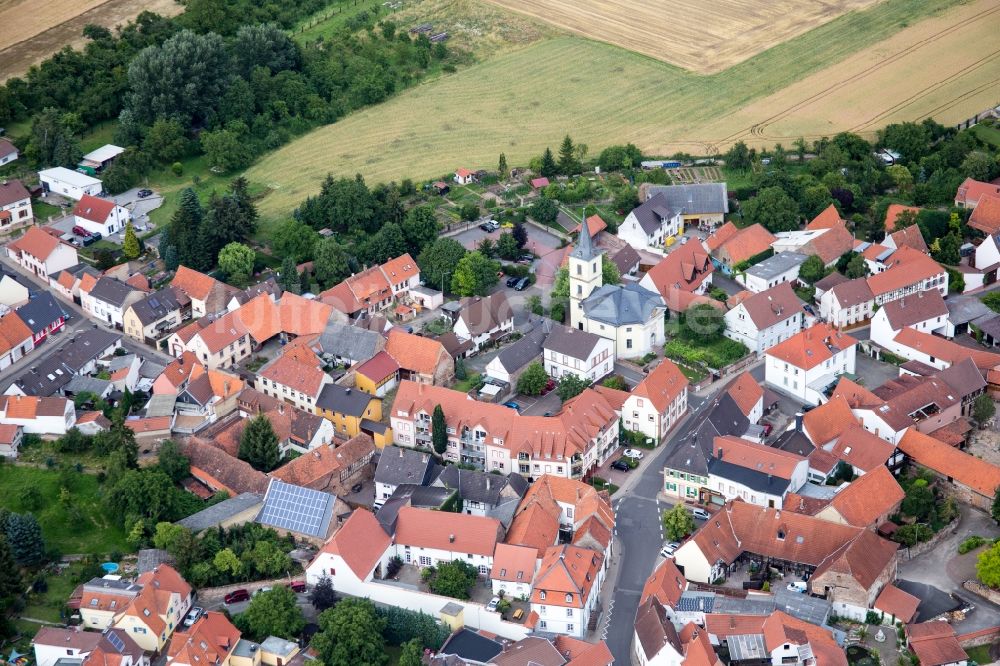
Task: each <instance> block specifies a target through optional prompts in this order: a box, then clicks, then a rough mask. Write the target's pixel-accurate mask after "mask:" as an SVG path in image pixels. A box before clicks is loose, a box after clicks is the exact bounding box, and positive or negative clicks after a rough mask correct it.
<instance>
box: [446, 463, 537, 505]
mask: <svg viewBox="0 0 1000 666" xmlns="http://www.w3.org/2000/svg"><path fill="white" fill-rule="evenodd" d="M434 483H435V485H441V486H445V487H447V488H452V489H454V490H457V491H458V494H459V496H461V498H462V499H463V500H469V501H471V502H482V503H483V504H490V505H494V504H498V503H499V502H500V494H501V493H502V492H503V491H504V488H506V487H507V484H508V482H507V478H506V477H504V476H500V475H499V474H490V473H488V472H480V471H478V470H469V469H459V468H458V467H455V466H454V465H448V466H447V467H445V468H444V471H442V472H441V475H440V476H439V477H438V478H437V481H435V482H434ZM520 494H523V493H520Z"/></svg>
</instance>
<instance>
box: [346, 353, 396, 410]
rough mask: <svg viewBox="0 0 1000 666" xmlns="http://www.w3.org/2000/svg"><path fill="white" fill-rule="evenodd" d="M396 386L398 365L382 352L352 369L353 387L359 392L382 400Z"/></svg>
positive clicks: (387, 354)
mask: <svg viewBox="0 0 1000 666" xmlns="http://www.w3.org/2000/svg"><path fill="white" fill-rule="evenodd" d="M398 384H399V363H396V359H394V358H393V357H391V356H389V353H388V352H386V351H384V350H383V351H380V352H379V353H377V354H375V355H374V356H372V357H371V358H370V359H368V360H367V361H365V362H364V363H362V364H361V365H359V366H357V367H356V368H354V386H355V388H357V389H358V390H359V391H364V392H365V393H368V394H370V395H374V396H376V397H379V398H384V397H385V394H386V393H388V392H389V391H391V390H393V389H394V388H396V386H397V385H398Z"/></svg>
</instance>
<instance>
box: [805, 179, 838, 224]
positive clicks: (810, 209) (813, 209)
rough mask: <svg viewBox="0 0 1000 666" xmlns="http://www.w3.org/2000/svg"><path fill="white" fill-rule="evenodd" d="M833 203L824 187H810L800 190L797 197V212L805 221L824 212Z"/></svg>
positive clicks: (828, 191)
mask: <svg viewBox="0 0 1000 666" xmlns="http://www.w3.org/2000/svg"><path fill="white" fill-rule="evenodd" d="M832 203H833V197H832V196H830V190H829V189H827V187H826V185H812V186H810V187H807V188H805V189H803V190H802V195H801V196H800V197H799V210H800V211H801V212H802V215H803V216H805V217H806V218H807V219H812V218H814V217H816V216H817V215H819V214H820V213H822V212H823V211H824V210H826V209H827V208H828V207H829V206H830V204H832Z"/></svg>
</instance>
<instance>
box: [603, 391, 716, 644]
mask: <svg viewBox="0 0 1000 666" xmlns="http://www.w3.org/2000/svg"><path fill="white" fill-rule="evenodd" d="M707 403H708V400H707V399H703V398H700V397H698V396H696V395H693V394H692V395H690V396H689V404H690V405H691V410H692V411H691V414H690V415H689V416H688V417H687V418H686V419H685V420H684V421H682V422H681V423H680V424H679V425H678V427H677V428H675V429H674V432H673V435H672V436H671V437H670V439H669V440H668V441H667V443H666V444H665V445H663V446H661V447H659V448H658V449H657V451H656V453H655V454H654V455H651V456H647V458H646V460H644V461H643V464H642V466H641V467H639V468H638V469H637V470H636V471H634V472H633V474H634V475H636V476H634V477H633V478H632V480H631V481H630V482H631V484H632V485H631V486H630V487H628V488H627V489H625V490H623V491H622V496H621V498H620V499H616V500H614V502H613V503H612V504H613V506H614V508H615V533H616V535H617V540H616V544H615V548H616V549H617V550H616V554H615V556H614V557H615V559H617V560H618V572H619V573H618V580H617V583H616V584H615V586H614V595H613V597H612V598H611V599H610V600H607V599H605V600H604V603H605V609H606V610H605V613H610V615H611V617H610V621H608V620H607V619H605V620H604V622H605V623H606V625H605V626H606V630H605V632H604V638H605V640H606V641H607V643H608V647H609V648H610V649H611V654H612V655H614V657H615V661H616V662H617V663H621V664H629V663H631V657H630V653H631V650H630V648H631V644H632V633H633V623H634V622H635V613H636V610H637V609H638V607H639V596H640V594H641V593H642V586H643V585H644V584H645V582H646V579H647V578H648V577H649V575H650V574H651V573H652V571H653V567H654V565H655V564H656V562H657V559H658V558H659V550H660V546H662V545H663V541H664V538H663V528H662V526H661V523H660V512H661V511H664V510H666V509H668V508H670V506H672V505H671V504H668V503H666V502H664V501H663V500H657V495H658V494H659V492H660V489H661V487H662V483H663V482H662V478H663V477H662V470H663V462H664V460H665V459H666V457H667V454H668V452H669V451H672V450H673V449H674V447H676V446H677V445H678V443H679V441H680V440H681V439H682V438H683V437H684V436H685V435H686V434H687V432H688V431H690V430H691V429H693V428H696V427H698V426H699V425H700V424H701V422H702V421H703V420H704V418H705V414H707V413H708V410H706V409H705V408H704V406H705V404H707Z"/></svg>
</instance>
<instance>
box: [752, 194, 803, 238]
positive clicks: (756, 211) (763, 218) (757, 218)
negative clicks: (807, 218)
mask: <svg viewBox="0 0 1000 666" xmlns="http://www.w3.org/2000/svg"><path fill="white" fill-rule="evenodd" d="M743 219H744V220H745V221H746V222H747V224H760V225H761V226H762V227H764V228H765V229H767V230H768V231H770V232H772V233H778V232H779V231H795V230H796V229H798V228H799V207H798V204H796V203H795V200H794V199H792V198H791V197H790V196H788V194H786V193H785V191H784V190H783V189H781V188H780V187H777V186H774V187H765V188H764V189H762V190H761V191H760V192H758V193H757V196H755V197H753V198H752V199H750V200H749V201H747V202H746V203H745V204H743Z"/></svg>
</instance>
